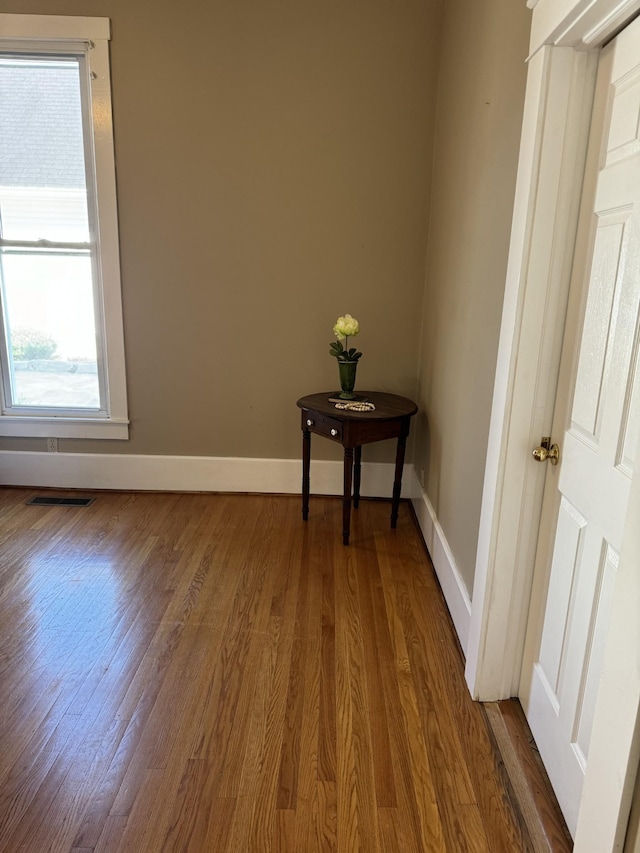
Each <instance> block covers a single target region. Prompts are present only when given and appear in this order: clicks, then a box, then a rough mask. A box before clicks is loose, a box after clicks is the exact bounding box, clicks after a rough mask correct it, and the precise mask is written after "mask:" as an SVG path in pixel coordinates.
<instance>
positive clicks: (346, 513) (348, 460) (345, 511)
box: [342, 447, 353, 545]
mask: <svg viewBox="0 0 640 853" xmlns="http://www.w3.org/2000/svg"><path fill="white" fill-rule="evenodd" d="M352 474H353V447H345V449H344V492H343V496H342V544H343V545H348V544H349V531H350V528H351V477H352Z"/></svg>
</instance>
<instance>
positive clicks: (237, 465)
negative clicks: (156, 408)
mask: <svg viewBox="0 0 640 853" xmlns="http://www.w3.org/2000/svg"><path fill="white" fill-rule="evenodd" d="M0 471H2V475H1V476H2V485H4V486H35V487H41V488H65V489H116V490H122V491H176V492H181V491H185V492H190V491H194V492H261V493H264V494H300V493H301V487H302V465H301V462H300V460H299V459H247V458H234V457H214V456H142V455H136V454H126V453H122V454H115V453H113V454H111V453H39V452H30V451H19V450H3V451H0ZM394 471H395V465H394V464H393V463H386V462H363V463H362V482H361V488H360V493H361V495H362V496H363V497H384V498H390V497H391V491H392V487H393V476H394ZM342 475H343V464H342V462H333V461H331V462H328V461H321V460H317V461H313V460H312V462H311V494H312V500H313V495H314V494H317V495H341V494H342V483H343V477H342ZM416 483H417V479H416V476H415V473H414V469H413V465H405V466H404V469H403V480H402V497H403V498H412V497H414V496H415V488H416Z"/></svg>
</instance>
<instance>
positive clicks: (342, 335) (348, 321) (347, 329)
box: [329, 314, 362, 362]
mask: <svg viewBox="0 0 640 853" xmlns="http://www.w3.org/2000/svg"><path fill="white" fill-rule="evenodd" d="M359 331H360V324H359V323H358V321H357V320H356V318H355V317H352V316H351V314H345V315H344V317H338V319H337V320H336V324H335V326H334V327H333V334H334V335H335V336H336V338H337V339H338V340H337V341H333V343H331V344H329V355H332V356H333V357H334V358H337V359H338V361H342V362H345V361H357V360H358V359H359V358H360V356H361V355H362V353H361V352H358V351H357V350H356V348H355V347H351V349H349V343H348V340H349V338H351V337H354V335H357V334H358V332H359ZM342 341H347V343H346V344H345V346H343V345H342V343H341V342H342Z"/></svg>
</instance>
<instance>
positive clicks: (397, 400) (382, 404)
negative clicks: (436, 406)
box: [296, 391, 418, 421]
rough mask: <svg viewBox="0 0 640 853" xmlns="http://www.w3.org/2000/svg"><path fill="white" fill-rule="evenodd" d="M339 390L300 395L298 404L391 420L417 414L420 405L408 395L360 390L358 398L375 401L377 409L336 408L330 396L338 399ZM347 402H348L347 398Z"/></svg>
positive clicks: (331, 412) (332, 412) (338, 414)
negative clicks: (364, 410) (352, 409)
mask: <svg viewBox="0 0 640 853" xmlns="http://www.w3.org/2000/svg"><path fill="white" fill-rule="evenodd" d="M339 395H340V392H339V391H322V392H321V393H319V394H308V395H307V396H306V397H300V399H299V400H298V402H297V404H296V405H297V406H298V407H299V408H301V409H313V410H314V411H315V412H321V413H322V414H324V415H332V416H333V417H337V418H345V419H351V418H353V419H358V420H361V419H363V418H366V420H373V421H375V420H389V419H391V418H404V417H407V416H408V417H411V416H412V415H415V413H416V412H417V411H418V407H417V406H416V404H415V403H414V402H413V400H410V399H409V398H408V397H399V396H398V395H397V394H387V393H385V392H384V391H358V392H357V399H358V400H367V401H368V402H370V403H373V405H374V406H375V409H374V410H373V411H372V412H353V411H349V409H336V404H335V403H330V402H329V398H331V399H334V400H337V399H338V397H339ZM345 402H348V401H346V400H345Z"/></svg>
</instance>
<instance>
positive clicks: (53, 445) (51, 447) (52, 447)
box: [47, 438, 58, 453]
mask: <svg viewBox="0 0 640 853" xmlns="http://www.w3.org/2000/svg"><path fill="white" fill-rule="evenodd" d="M47 452H48V453H57V452H58V439H57V438H48V439H47Z"/></svg>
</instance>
